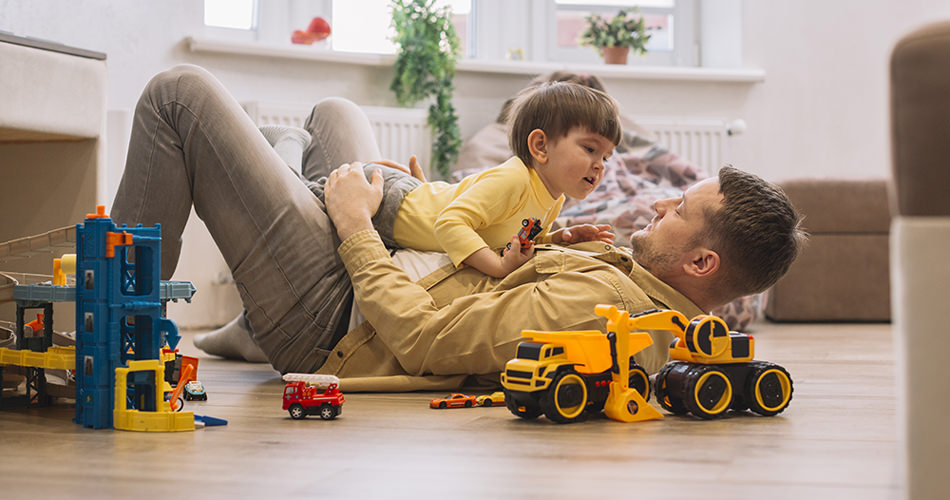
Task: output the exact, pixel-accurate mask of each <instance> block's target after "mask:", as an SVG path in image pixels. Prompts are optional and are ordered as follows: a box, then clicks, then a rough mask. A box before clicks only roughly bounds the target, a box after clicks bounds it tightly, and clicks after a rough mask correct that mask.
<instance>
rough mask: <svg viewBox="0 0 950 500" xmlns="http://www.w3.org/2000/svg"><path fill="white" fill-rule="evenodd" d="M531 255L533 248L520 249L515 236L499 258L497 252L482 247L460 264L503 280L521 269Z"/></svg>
mask: <svg viewBox="0 0 950 500" xmlns="http://www.w3.org/2000/svg"><path fill="white" fill-rule="evenodd" d="M532 255H534V247H529V248H521V243H520V242H519V241H518V235H515V236H512V237H511V241H510V242H509V245H508V248H506V249H504V250H502V251H501V255H500V256H499V255H498V252H496V251H494V250H491V249H489V248H488V247H483V248H480V249H478V250H476V251H475V253H473V254H472V255H469V256H468V257H466V258H465V260H463V261H462V263H463V264H465V265H466V266H471V267H474V268H475V269H478V270H479V271H481V272H483V273H485V274H487V275H489V276H491V277H493V278H504V277H505V276H508V274H510V273H511V272H512V271H514V270H515V269H518V268H519V267H521V265H522V264H524V263H525V262H527V261H528V259H530V258H531V256H532Z"/></svg>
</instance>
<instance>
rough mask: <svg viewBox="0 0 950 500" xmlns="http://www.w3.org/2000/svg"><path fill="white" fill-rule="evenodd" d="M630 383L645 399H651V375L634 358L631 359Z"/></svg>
mask: <svg viewBox="0 0 950 500" xmlns="http://www.w3.org/2000/svg"><path fill="white" fill-rule="evenodd" d="M628 383H629V385H630V388H631V389H633V390H635V391H637V392H639V393H640V395H641V396H643V400H644V401H646V400H648V399H650V376H649V375H647V371H646V370H644V369H643V367H642V366H640V365H638V364H637V363H635V362H634V361H633V358H631V359H630V378H629V382H628Z"/></svg>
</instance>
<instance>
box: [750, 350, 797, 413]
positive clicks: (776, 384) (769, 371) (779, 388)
mask: <svg viewBox="0 0 950 500" xmlns="http://www.w3.org/2000/svg"><path fill="white" fill-rule="evenodd" d="M793 391H794V388H793V387H792V377H791V376H790V375H789V374H788V371H786V370H785V368H782V367H781V366H779V365H776V364H775V363H768V362H756V363H753V370H752V374H751V375H750V376H749V387H748V388H747V390H746V394H748V395H749V397H748V403H749V409H751V410H752V411H754V412H755V413H758V414H759V415H763V416H766V417H771V416H773V415H778V414H779V413H782V412H783V411H784V410H785V408H787V407H788V403H789V402H791V400H792V392H793Z"/></svg>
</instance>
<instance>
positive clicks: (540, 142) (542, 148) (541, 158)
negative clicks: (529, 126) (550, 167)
mask: <svg viewBox="0 0 950 500" xmlns="http://www.w3.org/2000/svg"><path fill="white" fill-rule="evenodd" d="M528 151H530V152H531V156H532V157H533V158H534V160H535V161H537V162H538V163H539V164H541V165H544V164H545V163H547V162H548V136H547V134H545V133H544V131H543V130H541V129H539V128H536V129H534V130H532V131H531V133H530V134H528Z"/></svg>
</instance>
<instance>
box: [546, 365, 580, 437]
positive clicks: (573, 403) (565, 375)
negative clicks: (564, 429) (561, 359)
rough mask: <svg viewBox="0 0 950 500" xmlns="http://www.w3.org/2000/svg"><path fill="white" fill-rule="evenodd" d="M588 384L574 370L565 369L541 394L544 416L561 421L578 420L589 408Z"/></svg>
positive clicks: (562, 422)
mask: <svg viewBox="0 0 950 500" xmlns="http://www.w3.org/2000/svg"><path fill="white" fill-rule="evenodd" d="M587 400H588V397H587V384H586V383H585V382H584V379H583V378H582V377H581V376H580V375H579V374H578V373H577V372H576V371H574V370H565V371H564V372H561V373H559V374H558V375H557V376H555V377H554V380H553V381H551V385H550V386H549V387H548V390H546V391H544V393H542V394H541V401H540V402H541V409H542V410H543V411H544V416H546V417H548V418H549V419H551V420H553V421H555V422H557V423H559V424H568V423H571V422H576V421H577V420H579V419H580V418H581V417H582V416H583V415H584V410H586V409H587Z"/></svg>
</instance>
